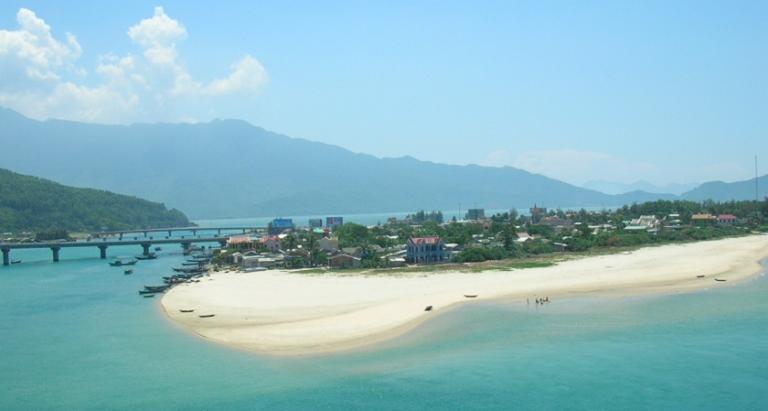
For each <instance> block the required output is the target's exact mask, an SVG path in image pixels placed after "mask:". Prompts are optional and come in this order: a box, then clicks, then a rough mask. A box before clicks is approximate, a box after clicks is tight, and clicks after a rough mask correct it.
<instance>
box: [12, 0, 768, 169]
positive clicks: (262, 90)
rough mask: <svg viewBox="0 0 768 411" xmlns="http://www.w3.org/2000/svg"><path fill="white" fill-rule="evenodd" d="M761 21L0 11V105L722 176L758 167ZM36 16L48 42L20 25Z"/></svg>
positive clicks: (746, 8)
mask: <svg viewBox="0 0 768 411" xmlns="http://www.w3.org/2000/svg"><path fill="white" fill-rule="evenodd" d="M157 6H160V7H162V9H161V10H159V12H158V9H156V7H157ZM22 9H25V10H27V12H24V13H20V10H22ZM30 13H31V14H30ZM20 14H23V16H22V17H20ZM20 18H21V19H22V20H23V21H25V22H26V23H25V24H26V26H24V25H23V24H21V21H20ZM766 18H768V2H764V1H756V2H706V1H695V2H693V1H692V2H685V1H678V2H651V1H642V2H640V1H638V2H630V1H622V2H608V1H606V2H511V1H502V2H446V1H439V2H418V3H416V2H380V3H377V4H373V3H372V2H349V3H336V2H334V3H321V2H292V3H290V4H289V3H286V2H272V3H266V2H223V4H216V5H210V6H205V7H204V6H202V5H198V4H193V2H181V1H165V2H143V1H131V2H115V4H112V2H103V1H100V2H95V1H94V2H78V6H77V7H75V6H73V5H72V4H70V3H69V2H53V1H51V2H40V1H28V2H16V1H5V2H3V3H2V4H0V30H2V31H0V74H2V76H0V105H3V106H8V107H11V108H14V109H17V110H19V111H21V112H22V113H24V114H27V115H30V116H32V117H36V118H46V117H59V118H68V119H73V120H83V121H95V122H107V123H128V122H135V121H148V122H154V121H208V120H210V119H212V118H240V119H245V120H247V121H249V122H251V123H253V124H256V125H259V126H262V127H265V128H267V129H270V130H273V131H277V132H281V133H284V134H287V135H290V136H294V137H302V138H306V139H310V140H316V141H322V142H326V143H330V144H336V145H340V146H342V147H345V148H348V149H350V150H353V151H357V152H364V153H370V154H374V155H377V156H402V155H411V156H413V157H416V158H419V159H424V160H430V161H436V162H444V163H452V164H469V163H475V164H484V165H491V166H504V165H510V166H516V167H521V168H524V169H527V170H529V171H534V172H539V173H542V174H545V175H549V176H552V177H555V178H559V179H562V180H565V181H568V182H571V183H575V184H581V183H584V182H585V181H588V180H595V179H601V180H609V181H619V182H632V181H636V180H648V181H651V182H654V183H657V184H663V183H668V182H699V181H705V180H712V179H722V180H726V181H731V180H739V179H747V178H750V177H751V176H752V173H753V164H752V161H753V160H752V159H753V156H754V155H755V154H757V155H759V156H760V157H761V158H763V159H764V161H765V164H766V167H765V169H766V170H768V143H767V141H768V25H767V24H766V23H765V22H766ZM142 20H145V23H146V24H143V23H142ZM40 21H44V24H45V25H47V26H48V27H49V31H48V33H49V34H50V36H51V38H52V39H53V42H55V43H51V42H46V41H42V40H40V38H41V36H42V35H41V34H40V33H38V35H37V37H34V38H33V37H29V36H27V35H26V34H24V33H21V32H23V31H30V30H31V31H32V32H34V31H35V30H39V29H40V28H41V27H42V26H41V25H40V24H39V22H40ZM132 28H133V29H132ZM66 33H71V34H72V35H74V36H75V40H74V42H72V41H69V40H68V39H67V35H66ZM131 33H133V34H131ZM43 37H44V36H43ZM4 44H5V45H4ZM25 47H31V49H32V50H34V51H35V52H36V53H37V54H36V53H26V54H25V52H24V50H27V49H26V48H25ZM41 50H42V51H41ZM40 56H42V57H40ZM40 58H42V59H43V60H44V61H40Z"/></svg>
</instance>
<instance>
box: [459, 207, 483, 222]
mask: <svg viewBox="0 0 768 411" xmlns="http://www.w3.org/2000/svg"><path fill="white" fill-rule="evenodd" d="M464 218H466V219H467V220H475V221H476V220H484V219H485V209H484V208H470V209H469V210H467V214H466V215H465V216H464Z"/></svg>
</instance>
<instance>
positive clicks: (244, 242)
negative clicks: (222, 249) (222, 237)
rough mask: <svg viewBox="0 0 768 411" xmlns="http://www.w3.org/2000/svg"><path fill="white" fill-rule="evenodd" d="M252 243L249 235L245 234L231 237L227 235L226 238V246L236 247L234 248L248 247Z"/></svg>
mask: <svg viewBox="0 0 768 411" xmlns="http://www.w3.org/2000/svg"><path fill="white" fill-rule="evenodd" d="M251 244H253V240H252V239H251V237H250V236H247V235H235V236H232V237H229V238H228V239H227V246H228V247H236V248H240V249H243V248H249V247H250V246H251Z"/></svg>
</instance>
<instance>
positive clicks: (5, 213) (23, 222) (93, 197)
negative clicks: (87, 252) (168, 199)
mask: <svg viewBox="0 0 768 411" xmlns="http://www.w3.org/2000/svg"><path fill="white" fill-rule="evenodd" d="M188 225H190V222H189V220H188V219H187V217H186V216H185V215H184V213H182V212H181V211H179V210H175V209H171V210H169V209H167V208H166V207H165V205H163V204H161V203H154V202H151V201H147V200H143V199H140V198H136V197H131V196H127V195H121V194H115V193H111V192H108V191H103V190H94V189H90V188H75V187H68V186H65V185H61V184H58V183H56V182H53V181H50V180H45V179H42V178H37V177H31V176H26V175H22V174H17V173H14V172H12V171H9V170H6V169H0V232H2V233H5V232H12V233H18V232H22V231H28V232H37V233H40V232H46V233H62V232H66V231H75V232H91V231H101V230H119V229H135V228H147V227H158V228H159V227H178V226H188ZM43 236H44V237H45V236H46V235H43ZM54 236H55V235H54Z"/></svg>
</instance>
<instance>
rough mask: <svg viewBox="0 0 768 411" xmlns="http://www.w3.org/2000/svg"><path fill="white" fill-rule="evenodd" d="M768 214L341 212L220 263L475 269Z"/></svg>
mask: <svg viewBox="0 0 768 411" xmlns="http://www.w3.org/2000/svg"><path fill="white" fill-rule="evenodd" d="M767 216H768V203H766V202H761V203H757V202H752V201H743V202H730V203H712V202H709V203H705V204H700V203H693V202H686V201H656V202H649V203H643V204H636V205H632V206H625V207H622V208H620V209H616V210H601V211H586V210H583V209H582V210H578V211H564V210H560V209H555V210H548V209H547V208H545V207H540V206H537V205H534V206H533V207H531V208H530V209H529V210H528V213H526V214H525V215H521V214H518V213H517V212H516V211H515V210H510V211H508V212H504V213H496V214H494V215H490V216H486V214H485V210H484V209H481V208H476V209H469V210H468V211H467V212H466V214H465V215H464V218H463V219H461V220H458V219H456V218H453V219H451V220H450V221H443V214H442V212H440V211H432V212H425V211H419V212H417V213H414V214H412V215H408V216H407V217H405V218H403V219H396V218H390V219H388V220H387V222H386V223H383V224H377V225H373V226H363V225H359V224H355V223H349V222H348V223H345V222H344V219H343V217H340V216H332V217H326V218H325V221H323V220H322V219H319V218H313V219H309V220H308V221H307V225H306V226H303V225H302V226H299V225H297V224H296V222H294V221H293V219H291V218H275V219H274V220H272V221H271V223H270V224H269V227H268V229H267V233H266V234H265V235H262V236H254V235H251V234H243V235H234V236H231V237H229V238H228V240H227V243H226V247H223V248H222V249H221V250H219V251H218V252H217V254H216V257H215V259H214V263H215V264H216V265H218V266H220V267H228V268H229V269H233V270H240V271H246V272H250V271H261V270H268V269H273V268H285V269H301V268H327V269H333V270H341V269H371V268H377V269H385V268H401V267H407V266H412V265H423V264H441V263H449V262H453V263H471V262H482V261H486V260H502V259H513V258H522V257H529V256H541V255H549V254H556V253H568V252H583V251H587V250H590V249H593V248H616V247H634V246H641V245H644V244H660V243H671V242H683V241H695V240H706V239H713V238H721V237H726V236H735V235H743V234H746V233H748V232H751V231H768V227H766V226H765V225H764V224H765V221H766V217H767Z"/></svg>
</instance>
